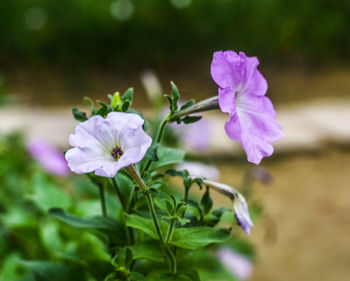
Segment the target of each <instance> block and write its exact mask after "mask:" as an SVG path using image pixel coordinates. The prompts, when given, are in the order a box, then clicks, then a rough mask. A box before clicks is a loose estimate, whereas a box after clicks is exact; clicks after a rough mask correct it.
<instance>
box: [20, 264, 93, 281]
mask: <svg viewBox="0 0 350 281" xmlns="http://www.w3.org/2000/svg"><path fill="white" fill-rule="evenodd" d="M20 263H21V264H22V265H24V266H25V267H27V268H28V269H29V270H30V271H31V272H32V273H33V274H34V277H35V280H36V281H62V280H65V281H85V280H87V279H86V277H85V274H82V271H81V269H80V270H78V269H74V270H73V269H72V268H70V267H68V266H67V265H64V264H61V263H57V262H51V261H20Z"/></svg>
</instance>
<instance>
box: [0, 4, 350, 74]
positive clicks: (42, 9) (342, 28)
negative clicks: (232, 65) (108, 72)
mask: <svg viewBox="0 0 350 281" xmlns="http://www.w3.org/2000/svg"><path fill="white" fill-rule="evenodd" d="M349 29H350V2H349V1H347V0H337V1H333V0H308V1H304V0H294V1H290V0H147V1H144V0H100V1H96V0H74V1H72V0H50V1H47V0H1V1H0V62H16V63H18V62H20V63H21V64H24V63H26V64H30V65H36V64H37V63H42V62H45V63H46V64H47V63H54V64H56V65H60V66H67V67H69V66H71V65H74V66H75V67H77V66H78V65H80V66H85V65H96V64H97V65H103V66H111V67H115V66H125V65H127V64H130V63H133V64H138V65H142V64H147V65H149V64H152V63H153V64H155V63H161V64H166V63H168V62H169V60H172V61H177V60H178V59H179V58H181V59H187V58H190V57H193V56H195V57H196V58H197V57H198V56H210V55H211V53H212V52H213V51H214V50H217V49H234V50H245V51H246V52H247V53H248V54H249V55H252V54H254V55H259V56H264V57H265V58H271V59H280V58H287V59H288V58H289V59H293V58H294V57H302V58H303V59H306V60H305V61H306V62H314V61H319V60H320V58H321V62H323V61H327V60H329V59H344V58H348V57H349V53H350V52H349V49H350V37H349V36H348V31H349Z"/></svg>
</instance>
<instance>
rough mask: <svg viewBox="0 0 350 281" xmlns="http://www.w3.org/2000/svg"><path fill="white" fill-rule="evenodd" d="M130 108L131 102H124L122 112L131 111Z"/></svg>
mask: <svg viewBox="0 0 350 281" xmlns="http://www.w3.org/2000/svg"><path fill="white" fill-rule="evenodd" d="M130 106H131V101H129V100H126V101H125V102H123V105H122V111H123V112H127V111H128V110H129V108H130Z"/></svg>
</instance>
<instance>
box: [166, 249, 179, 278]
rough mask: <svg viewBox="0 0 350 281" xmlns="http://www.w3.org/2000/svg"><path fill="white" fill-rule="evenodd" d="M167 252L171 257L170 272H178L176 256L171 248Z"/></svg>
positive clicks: (173, 273)
mask: <svg viewBox="0 0 350 281" xmlns="http://www.w3.org/2000/svg"><path fill="white" fill-rule="evenodd" d="M167 254H168V256H169V259H170V264H169V271H170V274H172V275H175V274H176V272H177V263H176V257H175V255H174V253H173V252H172V251H171V249H170V248H167Z"/></svg>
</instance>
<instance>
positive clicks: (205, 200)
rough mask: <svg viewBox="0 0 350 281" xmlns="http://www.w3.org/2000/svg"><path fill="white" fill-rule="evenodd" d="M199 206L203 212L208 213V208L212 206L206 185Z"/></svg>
mask: <svg viewBox="0 0 350 281" xmlns="http://www.w3.org/2000/svg"><path fill="white" fill-rule="evenodd" d="M201 207H202V208H203V212H204V214H208V213H209V211H210V209H211V208H212V207H213V200H211V198H210V192H209V188H208V187H207V190H206V191H205V193H204V194H203V197H202V200H201Z"/></svg>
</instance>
